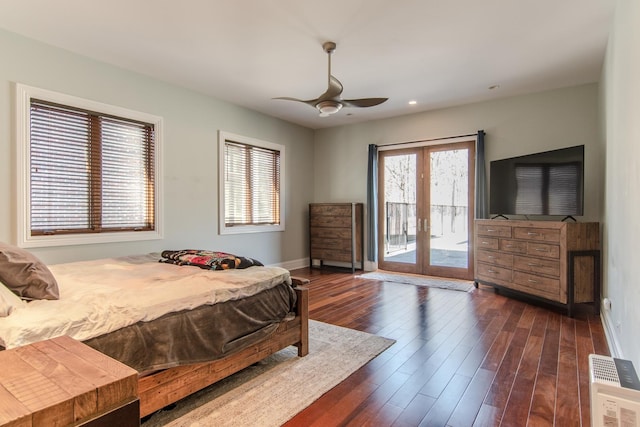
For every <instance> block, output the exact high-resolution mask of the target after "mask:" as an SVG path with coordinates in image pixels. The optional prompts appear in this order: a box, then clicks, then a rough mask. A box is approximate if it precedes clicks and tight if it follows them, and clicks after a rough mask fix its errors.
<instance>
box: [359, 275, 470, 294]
mask: <svg viewBox="0 0 640 427" xmlns="http://www.w3.org/2000/svg"><path fill="white" fill-rule="evenodd" d="M356 277H358V278H361V279H374V280H383V281H385V282H395V283H408V284H411V285H419V286H428V287H430V288H440V289H450V290H453V291H463V292H469V291H470V290H471V289H473V288H474V286H473V282H469V281H467V280H455V279H440V278H437V277H431V276H419V275H415V274H400V273H389V272H386V271H382V270H378V271H372V272H371V273H364V274H360V275H358V276H356Z"/></svg>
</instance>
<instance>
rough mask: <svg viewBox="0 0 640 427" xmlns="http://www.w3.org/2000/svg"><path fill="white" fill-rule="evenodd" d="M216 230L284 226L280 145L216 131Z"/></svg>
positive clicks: (267, 228)
mask: <svg viewBox="0 0 640 427" xmlns="http://www.w3.org/2000/svg"><path fill="white" fill-rule="evenodd" d="M219 145H220V151H219V154H220V164H219V170H220V203H219V206H220V233H221V234H233V233H249V232H260V231H282V230H284V190H283V188H282V183H283V182H284V164H285V149H284V146H283V145H280V144H274V143H271V142H266V141H260V140H257V139H254V138H248V137H244V136H240V135H234V134H230V133H227V132H220V135H219Z"/></svg>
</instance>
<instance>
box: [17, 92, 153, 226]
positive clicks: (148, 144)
mask: <svg viewBox="0 0 640 427" xmlns="http://www.w3.org/2000/svg"><path fill="white" fill-rule="evenodd" d="M29 126H30V136H31V138H30V153H29V155H30V165H29V167H30V170H29V174H30V180H29V182H30V189H29V190H30V215H31V218H30V228H31V235H32V236H37V235H48V234H71V233H102V232H115V231H150V230H154V229H155V226H156V224H155V215H154V212H155V211H154V205H155V200H154V198H155V182H154V177H155V171H154V165H155V161H154V148H155V129H154V125H153V124H150V123H143V122H138V121H135V120H131V119H127V118H120V117H115V116H110V115H106V114H102V113H98V112H93V111H88V110H83V109H79V108H75V107H70V106H65V105H59V104H55V103H51V102H48V101H42V100H38V99H33V98H32V99H31V103H30V123H29Z"/></svg>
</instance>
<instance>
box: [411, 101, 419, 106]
mask: <svg viewBox="0 0 640 427" xmlns="http://www.w3.org/2000/svg"><path fill="white" fill-rule="evenodd" d="M417 103H418V101H409V105H416V104H417Z"/></svg>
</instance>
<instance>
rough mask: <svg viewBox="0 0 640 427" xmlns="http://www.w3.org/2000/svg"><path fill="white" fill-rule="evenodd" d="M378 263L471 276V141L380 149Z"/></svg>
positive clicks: (390, 268)
mask: <svg viewBox="0 0 640 427" xmlns="http://www.w3.org/2000/svg"><path fill="white" fill-rule="evenodd" d="M378 170H379V175H378V203H379V212H378V227H379V230H378V236H379V237H378V239H379V241H378V254H380V259H379V262H378V266H379V267H380V268H381V269H383V270H388V271H397V272H405V273H417V274H426V275H430V276H440V277H452V278H459V279H472V278H473V259H472V256H473V252H472V250H471V248H472V245H471V243H472V242H471V238H472V235H473V233H472V230H473V217H474V214H473V213H474V192H475V191H474V189H475V185H474V181H475V180H474V177H475V141H468V142H458V143H453V144H443V145H432V146H426V147H416V148H407V149H401V150H388V151H380V152H379V155H378Z"/></svg>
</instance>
